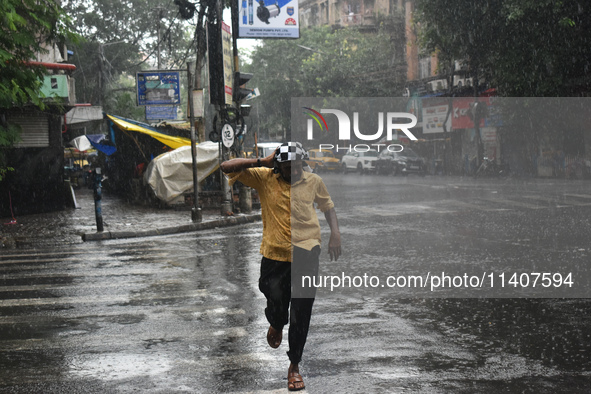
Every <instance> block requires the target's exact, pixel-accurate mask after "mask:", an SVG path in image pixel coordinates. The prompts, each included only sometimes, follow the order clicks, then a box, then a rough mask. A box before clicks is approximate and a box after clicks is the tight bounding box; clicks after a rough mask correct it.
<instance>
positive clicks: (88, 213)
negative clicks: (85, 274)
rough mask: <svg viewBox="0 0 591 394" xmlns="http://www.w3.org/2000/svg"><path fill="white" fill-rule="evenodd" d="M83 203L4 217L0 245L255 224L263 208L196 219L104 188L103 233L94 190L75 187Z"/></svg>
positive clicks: (207, 214)
mask: <svg viewBox="0 0 591 394" xmlns="http://www.w3.org/2000/svg"><path fill="white" fill-rule="evenodd" d="M76 201H77V203H78V206H79V208H78V209H74V208H68V209H66V210H64V211H58V212H50V213H43V214H36V215H26V216H22V217H19V216H18V215H17V216H16V217H15V219H16V223H15V224H10V222H11V221H12V218H11V217H8V218H1V219H0V237H1V238H0V250H1V248H2V244H4V248H15V247H19V246H27V247H31V246H54V245H59V244H72V243H82V242H84V241H96V240H105V239H116V238H133V237H146V236H155V235H164V234H175V233H181V232H188V231H197V230H204V229H208V228H214V227H223V226H231V225H237V224H243V223H250V222H254V221H258V220H260V219H261V215H260V211H258V210H255V211H253V212H252V213H251V214H239V215H236V216H231V217H223V216H221V215H220V212H219V210H215V211H211V210H208V211H204V212H203V215H202V216H203V220H202V222H201V223H193V222H192V221H191V211H190V210H175V209H158V208H154V207H144V206H136V205H132V204H129V203H127V202H125V201H124V200H123V199H122V198H120V197H117V196H112V195H109V194H107V193H103V198H102V213H103V227H104V231H103V232H102V233H97V231H96V218H95V211H94V199H93V194H92V190H90V189H86V188H80V189H77V190H76Z"/></svg>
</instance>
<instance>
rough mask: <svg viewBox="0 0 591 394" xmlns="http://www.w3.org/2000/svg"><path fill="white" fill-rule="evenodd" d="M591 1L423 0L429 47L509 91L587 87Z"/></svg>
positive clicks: (570, 91) (420, 13) (419, 15)
mask: <svg viewBox="0 0 591 394" xmlns="http://www.w3.org/2000/svg"><path fill="white" fill-rule="evenodd" d="M590 15H591V4H589V3H588V2H582V1H554V0H489V1H486V2H472V1H467V0H419V1H418V2H417V8H416V13H415V19H416V21H417V22H418V23H419V24H420V31H421V34H422V43H423V47H424V48H425V49H426V50H428V51H434V50H439V51H440V53H441V54H442V55H443V57H447V58H448V59H449V58H455V59H456V60H463V61H465V62H467V64H468V65H469V68H470V71H471V73H472V74H473V76H476V77H479V76H480V77H483V78H485V79H486V80H487V81H488V82H489V83H490V85H491V86H494V87H496V88H497V89H498V91H499V92H500V94H502V95H505V96H570V95H579V94H580V93H582V92H588V91H589V83H590V82H591V78H590V66H591V64H590V59H591V46H590V45H589V43H588V37H589V36H590V34H591V16H590Z"/></svg>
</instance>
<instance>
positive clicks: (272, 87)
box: [245, 18, 406, 134]
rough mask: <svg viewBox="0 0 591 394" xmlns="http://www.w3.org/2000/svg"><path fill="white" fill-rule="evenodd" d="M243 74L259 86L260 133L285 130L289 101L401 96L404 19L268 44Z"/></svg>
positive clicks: (319, 30)
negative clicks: (370, 29) (367, 28)
mask: <svg viewBox="0 0 591 394" xmlns="http://www.w3.org/2000/svg"><path fill="white" fill-rule="evenodd" d="M250 58H251V59H252V60H251V63H250V64H248V65H246V66H245V70H247V71H249V72H252V73H253V74H254V77H253V79H252V81H251V82H250V83H249V84H250V85H252V86H251V87H254V86H257V87H258V88H259V90H260V92H261V96H260V97H258V98H256V99H255V100H257V101H258V104H257V105H258V106H259V108H260V111H259V122H258V126H259V129H260V130H261V131H263V134H267V133H270V134H274V133H275V134H283V133H284V132H285V131H287V130H289V124H290V118H289V116H288V114H289V113H290V109H291V98H292V97H382V96H392V95H400V94H401V92H402V90H403V87H404V82H405V78H406V68H405V59H404V29H403V25H402V20H398V19H396V18H392V19H389V20H387V21H384V22H383V23H381V25H380V27H379V28H378V29H377V30H376V31H373V32H371V33H368V32H363V31H360V30H357V29H353V28H349V29H340V30H334V31H333V30H331V28H329V27H326V26H324V27H316V28H311V29H306V30H302V31H301V38H300V39H299V40H267V41H264V43H263V45H261V46H259V47H257V48H255V50H254V51H253V52H252V54H251V55H250Z"/></svg>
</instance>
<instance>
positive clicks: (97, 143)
mask: <svg viewBox="0 0 591 394" xmlns="http://www.w3.org/2000/svg"><path fill="white" fill-rule="evenodd" d="M86 138H88V140H89V141H90V143H91V144H92V146H94V148H95V149H97V150H99V151H101V152H103V153H104V154H105V155H107V156H111V155H112V154H113V153H115V152H117V148H116V147H114V146H113V145H108V144H104V143H101V141H102V140H104V139H105V135H104V134H87V135H86Z"/></svg>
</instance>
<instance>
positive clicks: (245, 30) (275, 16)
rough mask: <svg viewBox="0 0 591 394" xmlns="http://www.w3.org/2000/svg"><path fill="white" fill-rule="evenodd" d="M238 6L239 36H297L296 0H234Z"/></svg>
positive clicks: (298, 35) (298, 29)
mask: <svg viewBox="0 0 591 394" xmlns="http://www.w3.org/2000/svg"><path fill="white" fill-rule="evenodd" d="M234 1H238V7H239V15H240V17H239V22H238V23H239V29H238V37H239V38H299V37H300V24H299V14H298V2H297V0H278V1H275V0H258V1H255V0H234Z"/></svg>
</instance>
